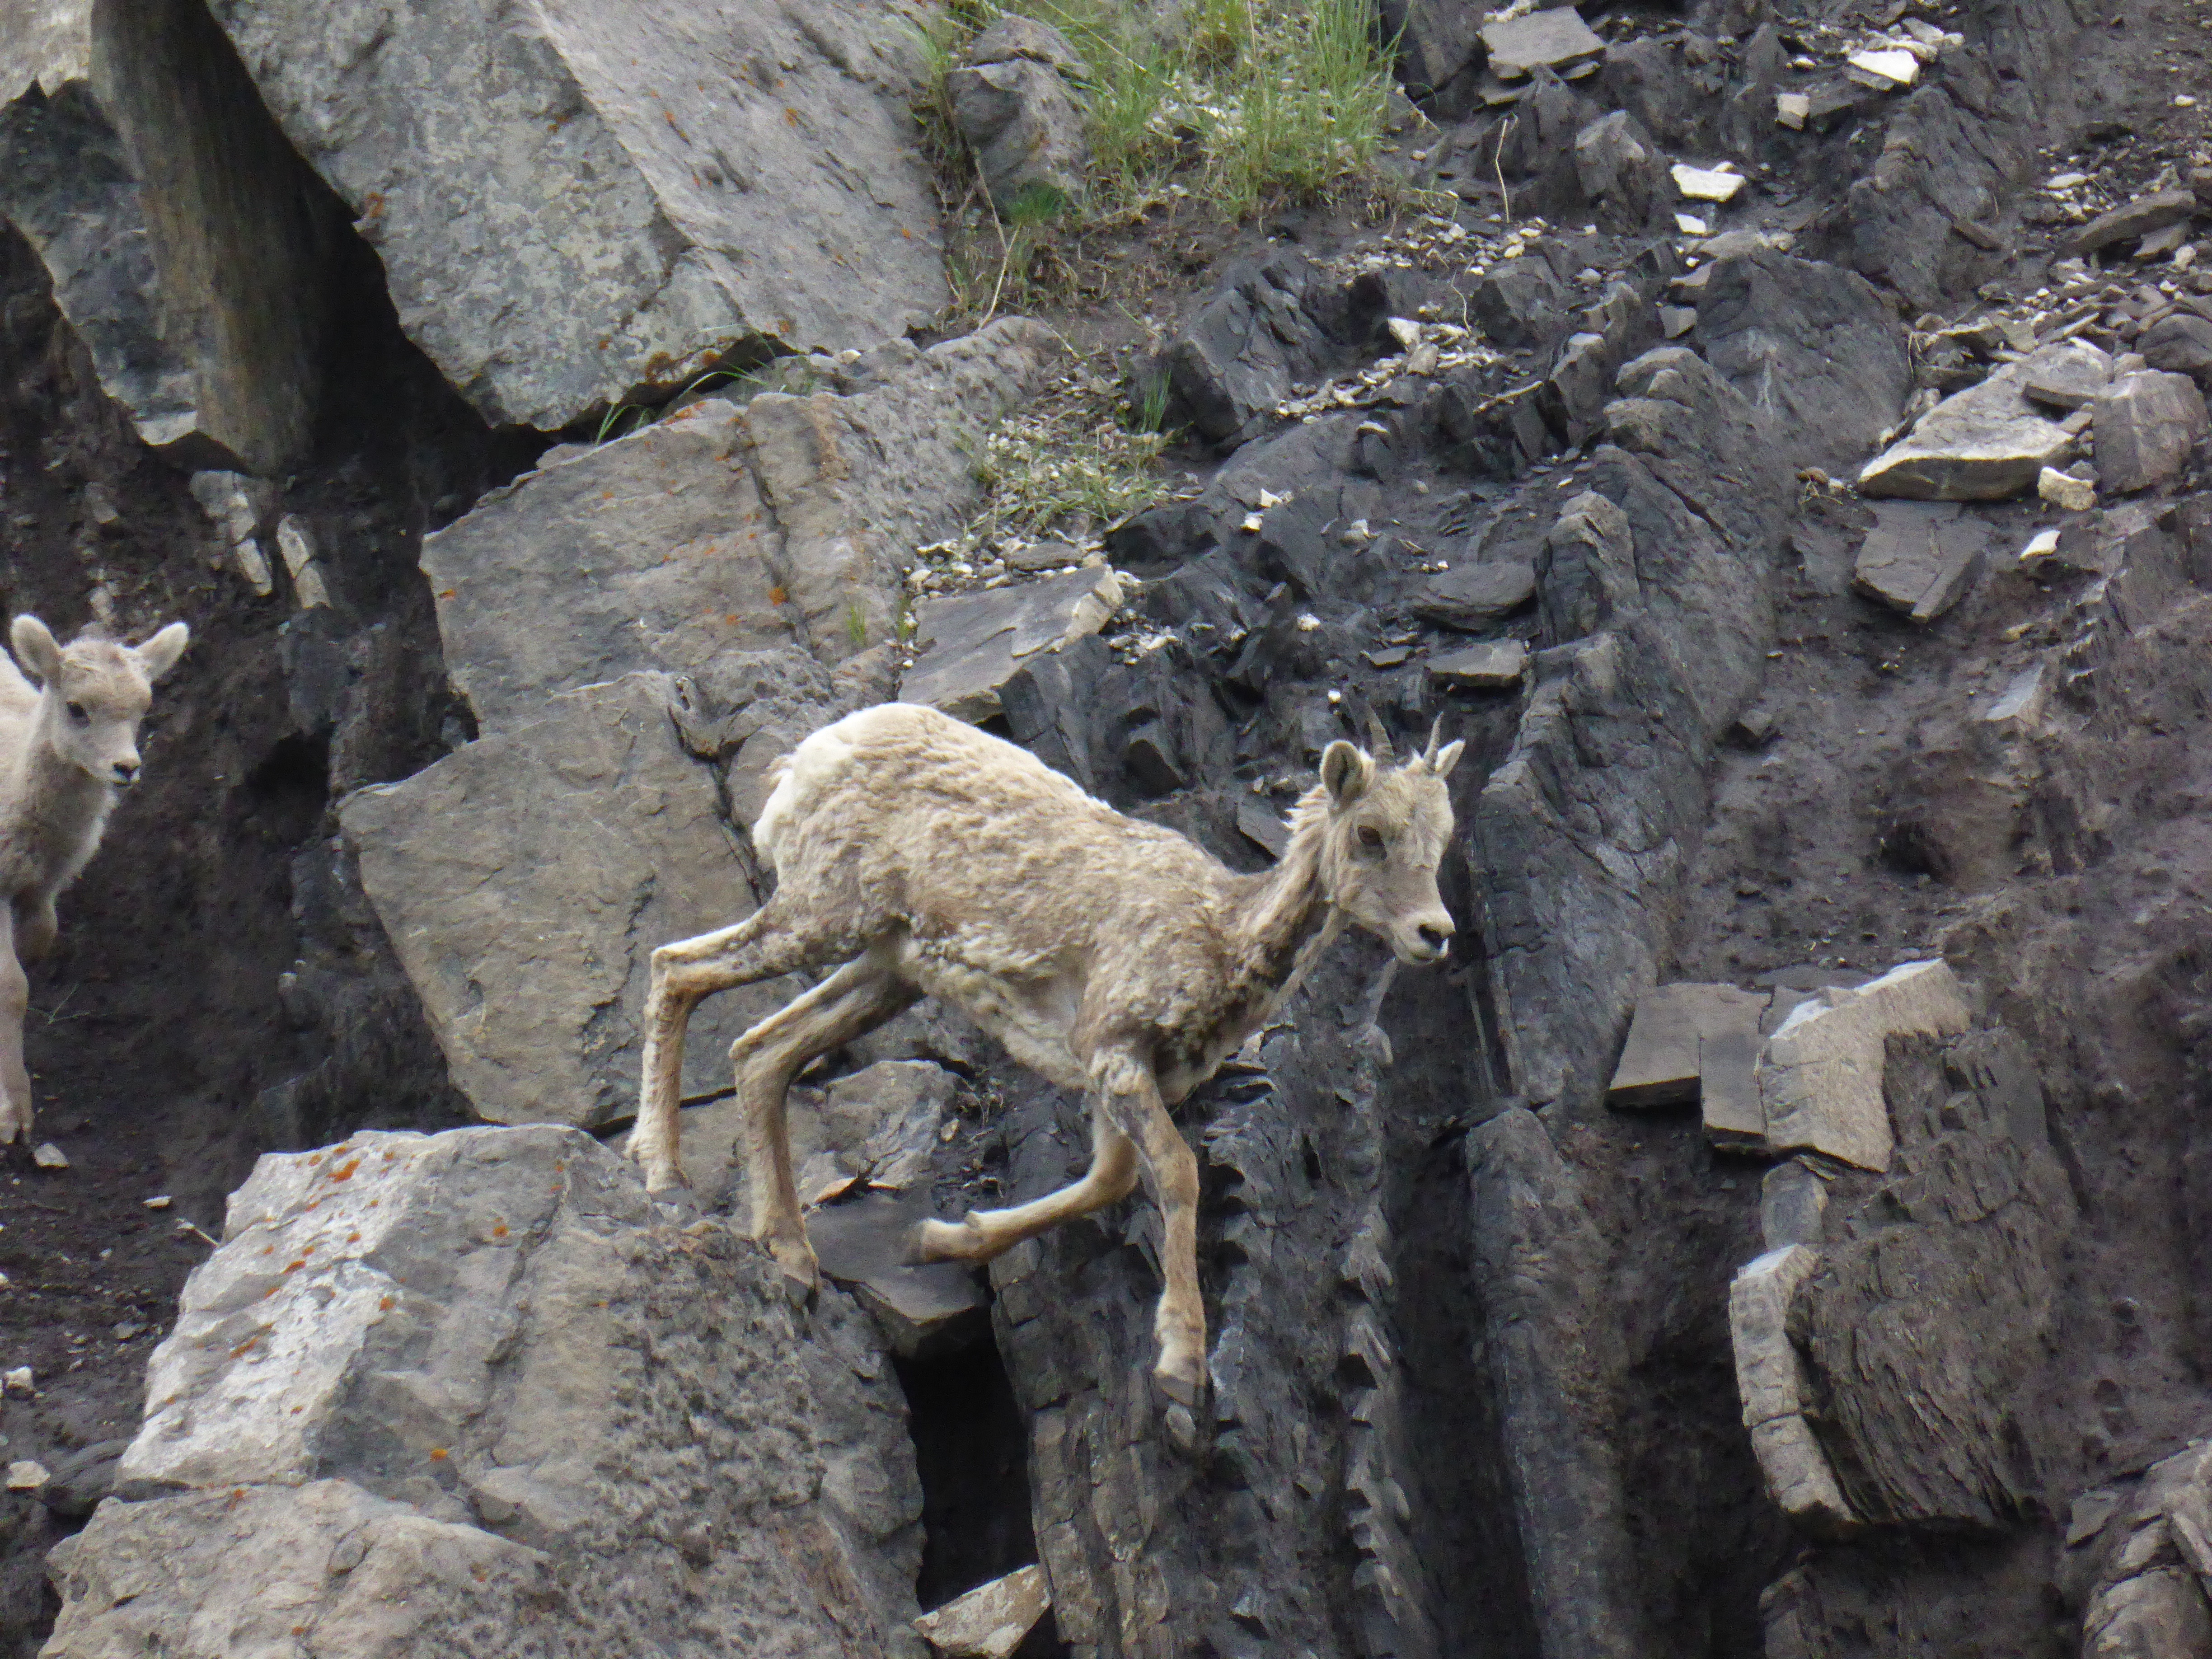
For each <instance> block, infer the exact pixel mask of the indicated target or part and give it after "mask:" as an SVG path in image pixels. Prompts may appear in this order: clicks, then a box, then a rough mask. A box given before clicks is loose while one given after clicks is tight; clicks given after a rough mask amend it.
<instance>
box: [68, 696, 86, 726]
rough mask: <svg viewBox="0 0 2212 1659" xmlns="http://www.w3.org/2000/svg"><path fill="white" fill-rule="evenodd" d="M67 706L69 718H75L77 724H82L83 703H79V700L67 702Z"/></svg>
mask: <svg viewBox="0 0 2212 1659" xmlns="http://www.w3.org/2000/svg"><path fill="white" fill-rule="evenodd" d="M68 708H69V717H70V719H71V720H75V721H76V723H77V724H78V725H80V726H82V725H83V724H84V705H83V704H82V703H81V702H73V703H70V704H69V705H68Z"/></svg>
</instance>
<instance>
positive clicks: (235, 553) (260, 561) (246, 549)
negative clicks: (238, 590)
mask: <svg viewBox="0 0 2212 1659" xmlns="http://www.w3.org/2000/svg"><path fill="white" fill-rule="evenodd" d="M231 557H232V558H233V559H234V560H235V561H236V562H237V564H238V574H240V575H241V576H243V577H245V578H246V586H249V587H251V588H252V590H253V592H254V594H255V596H256V597H257V598H259V599H267V598H268V597H269V596H270V594H271V593H274V592H276V576H275V575H274V574H272V573H271V572H270V568H269V557H268V555H266V554H264V552H263V551H262V550H261V544H260V543H259V542H258V541H256V540H255V539H254V538H252V537H251V536H248V537H247V538H246V539H245V540H244V541H242V542H240V543H239V544H238V545H237V546H235V547H234V548H233V549H231Z"/></svg>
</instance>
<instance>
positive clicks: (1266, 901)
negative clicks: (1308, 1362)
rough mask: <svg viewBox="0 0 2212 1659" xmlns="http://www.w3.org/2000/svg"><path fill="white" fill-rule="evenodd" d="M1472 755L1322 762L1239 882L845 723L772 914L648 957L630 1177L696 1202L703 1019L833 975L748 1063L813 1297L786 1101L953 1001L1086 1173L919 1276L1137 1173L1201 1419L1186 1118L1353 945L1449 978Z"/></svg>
mask: <svg viewBox="0 0 2212 1659" xmlns="http://www.w3.org/2000/svg"><path fill="white" fill-rule="evenodd" d="M1378 732H1379V728H1378ZM1461 749H1462V744H1457V743H1455V744H1451V745H1449V747H1448V748H1446V749H1445V750H1443V752H1442V753H1441V754H1439V753H1438V752H1437V740H1436V738H1435V736H1434V735H1433V734H1432V735H1431V738H1430V739H1429V746H1428V750H1427V751H1426V752H1425V753H1424V754H1421V755H1419V756H1416V757H1413V759H1411V760H1409V761H1407V762H1406V763H1404V764H1403V765H1391V764H1389V761H1390V759H1391V757H1390V756H1389V751H1388V749H1387V747H1385V748H1383V762H1384V764H1382V765H1377V764H1376V761H1375V760H1374V759H1372V758H1370V757H1369V756H1368V755H1367V754H1365V753H1364V752H1363V751H1361V750H1359V749H1358V748H1356V747H1354V746H1353V745H1352V744H1349V743H1345V742H1337V743H1333V744H1329V746H1328V750H1327V751H1326V752H1325V753H1324V754H1323V755H1322V761H1321V781H1320V782H1319V783H1318V784H1317V785H1316V787H1313V788H1311V789H1310V790H1308V791H1307V792H1306V794H1305V796H1304V799H1302V800H1300V801H1299V803H1298V805H1297V811H1296V812H1295V813H1294V814H1293V816H1292V818H1291V836H1290V842H1289V845H1288V846H1287V847H1286V848H1285V849H1284V852H1283V856H1282V859H1281V861H1280V862H1279V863H1278V864H1277V866H1275V868H1274V869H1273V870H1271V871H1268V872H1264V873H1262V874H1259V875H1237V874H1236V873H1234V872H1231V871H1230V870H1229V869H1227V868H1226V867H1225V866H1223V865H1221V864H1219V863H1218V862H1217V861H1216V860H1213V859H1212V858H1211V857H1209V856H1208V855H1207V854H1205V853H1203V852H1201V851H1200V850H1199V848H1197V847H1195V846H1194V845H1193V844H1192V843H1191V842H1189V841H1188V840H1186V839H1185V838H1184V837H1183V836H1180V835H1177V834H1176V833H1175V832H1174V831H1173V830H1171V829H1160V828H1158V826H1156V825H1153V824H1149V823H1138V822H1136V821H1134V820H1133V819H1130V818H1127V817H1122V816H1121V814H1120V813H1118V812H1116V811H1113V810H1112V809H1111V808H1110V807H1108V806H1106V805H1103V804H1102V803H1100V802H1098V801H1096V800H1093V799H1091V797H1090V796H1088V795H1086V794H1085V793H1083V791H1082V790H1081V789H1079V788H1078V787H1076V786H1075V785H1074V784H1073V783H1072V782H1070V781H1068V780H1067V779H1066V778H1065V777H1062V776H1061V775H1060V774H1058V773H1057V772H1054V771H1052V770H1051V769H1048V767H1046V766H1045V765H1044V764H1043V763H1042V762H1040V761H1038V760H1036V758H1035V757H1032V756H1030V755H1029V754H1028V753H1026V752H1025V751H1024V750H1020V749H1017V748H1015V747H1014V746H1013V745H1012V744H1009V743H1003V742H1001V741H1000V740H999V739H998V738H994V737H989V736H987V735H986V734H985V733H983V732H979V731H977V730H975V728H974V727H973V726H967V725H963V723H961V722H960V721H958V720H952V719H950V718H948V717H947V716H945V715H944V714H939V713H937V712H936V711H935V710H934V709H930V708H919V707H916V706H915V705H912V704H908V703H884V704H881V705H879V706H878V707H876V708H868V709H864V710H862V711H861V712H860V713H859V714H851V715H848V716H847V717H846V718H845V719H843V720H839V721H838V722H837V723H836V725H834V726H828V727H825V728H824V729H823V730H822V731H819V732H816V733H815V734H814V735H813V736H812V737H811V738H807V739H806V741H805V742H804V743H802V744H799V748H798V750H797V751H796V752H795V753H794V754H793V755H792V756H791V757H790V759H789V760H788V762H787V763H785V764H784V770H783V772H782V775H781V778H780V780H779V781H778V782H777V783H776V786H775V790H774V792H773V793H771V794H770V795H769V800H768V805H766V806H765V807H764V808H763V810H762V811H761V815H760V821H759V822H758V823H757V824H756V825H755V826H754V829H753V844H754V846H755V847H756V848H757V849H758V850H759V851H760V852H761V853H762V854H763V855H764V856H765V857H766V858H768V859H769V860H770V861H771V862H772V863H773V864H774V865H775V872H776V890H775V896H774V897H772V898H771V899H769V902H767V903H766V904H765V905H763V907H762V908H760V910H759V911H757V913H756V914H755V915H752V916H750V917H749V918H748V919H747V920H745V921H742V922H740V923H738V925H737V926H735V927H726V928H723V929H722V930H721V931H720V932H719V933H707V934H703V935H702V936H701V937H699V938H697V939H686V940H684V941H683V942H682V943H680V944H676V945H664V946H662V947H661V948H660V949H659V950H658V951H654V952H653V974H652V981H651V988H650V989H649V990H648V992H647V997H646V1006H645V1077H644V1085H643V1089H642V1091H641V1097H640V1099H639V1103H638V1117H637V1129H636V1132H635V1135H634V1136H633V1137H632V1139H631V1146H630V1151H631V1155H632V1156H633V1157H635V1158H636V1159H637V1160H638V1161H639V1163H641V1164H643V1165H644V1167H645V1174H646V1181H647V1185H648V1186H649V1187H651V1188H655V1189H660V1188H667V1187H669V1186H671V1185H673V1184H676V1183H678V1182H681V1181H682V1179H683V1177H682V1176H681V1174H680V1172H679V1171H678V1168H677V1162H676V1155H677V1144H678V1127H677V1116H676V1112H677V1103H678V1087H679V1083H680V1079H681V1074H682V1070H683V1054H684V1024H685V1022H686V1021H687V1020H688V1019H689V1018H690V1013H691V1010H692V1009H693V1008H694V1007H696V1006H697V1005H698V1003H699V1001H700V1000H701V999H702V997H705V996H708V995H709V994H712V993H714V992H716V991H721V990H726V989H728V988H729V987H732V986H737V985H745V984H750V983H751V982H753V981H757V980H763V979H769V978H771V977H773V976H775V975H779V974H787V973H790V972H792V971H793V970H794V969H801V968H811V967H820V966H825V965H828V964H830V963H842V964H843V965H842V967H839V968H838V969H836V972H834V973H832V974H831V975H829V977H828V978H826V979H825V980H823V981H822V983H820V984H819V985H817V986H816V987H814V988H813V989H812V990H811V991H808V992H806V993H805V994H803V995H801V996H799V997H798V998H797V999H795V1000H793V1001H792V1002H791V1003H790V1004H789V1005H788V1006H786V1007H785V1008H784V1009H782V1010H781V1012H778V1013H775V1014H773V1015H771V1016H769V1018H767V1019H764V1020H763V1021H762V1022H761V1023H760V1024H757V1025H756V1026H754V1027H753V1028H752V1029H751V1030H749V1031H747V1032H746V1033H745V1034H744V1036H741V1037H739V1038H738V1041H737V1042H736V1043H735V1044H734V1045H733V1046H732V1048H731V1051H730V1058H731V1062H732V1065H733V1066H734V1067H735V1069H736V1073H737V1081H738V1098H739V1100H740V1103H741V1109H742V1111H743V1114H744V1146H745V1156H746V1162H747V1165H748V1172H749V1178H750V1189H751V1194H752V1204H753V1215H754V1218H755V1226H756V1231H757V1236H758V1237H759V1238H760V1240H761V1242H762V1243H764V1244H765V1245H766V1246H767V1248H768V1249H769V1254H770V1255H773V1256H774V1257H775V1260H776V1261H778V1262H779V1263H781V1266H782V1267H783V1268H784V1270H785V1271H786V1272H787V1273H790V1274H792V1275H793V1276H794V1277H795V1278H797V1279H800V1280H802V1281H804V1282H805V1283H806V1284H807V1285H813V1284H814V1283H815V1282H816V1275H817V1268H816V1264H815V1259H814V1251H813V1249H812V1247H811V1245H810V1244H809V1243H807V1238H806V1228H805V1223H804V1222H803V1221H802V1220H801V1219H800V1218H799V1201H798V1197H797V1194H795V1193H794V1192H793V1189H792V1176H791V1149H790V1146H789V1144H788V1141H787V1138H786V1134H785V1127H784V1094H785V1091H786V1090H787V1087H788V1086H789V1085H790V1083H791V1081H792V1079H793V1078H795V1077H796V1076H798V1074H799V1072H800V1071H801V1070H802V1069H804V1068H805V1066H806V1065H807V1064H808V1063H809V1062H810V1061H811V1060H813V1059H814V1058H815V1057H816V1056H817V1055H819V1054H826V1053H828V1052H829V1050H831V1049H833V1048H838V1047H840V1046H841V1045H842V1044H844V1043H847V1042H851V1041H852V1040H853V1039H854V1038H855V1037H857V1036H860V1035H861V1034H862V1033H863V1032H866V1031H867V1030H871V1029H872V1028H873V1027H875V1026H877V1025H879V1024H882V1023H883V1022H884V1021H885V1020H887V1019H889V1018H891V1017H892V1016H893V1015H895V1014H896V1013H898V1012H900V1011H901V1010H902V1009H904V1008H906V1007H908V1006H909V1005H911V1004H912V1003H914V1002H915V1001H916V1000H919V999H920V998H921V997H922V996H924V995H932V996H936V997H939V998H941V999H943V1000H945V1001H947V1002H950V1003H951V1004H953V1005H954V1006H957V1007H958V1008H960V1009H961V1010H963V1012H966V1013H967V1014H968V1015H969V1018H972V1019H974V1020H975V1023H976V1024H978V1025H980V1026H981V1027H982V1028H983V1029H984V1030H987V1031H988V1032H990V1033H991V1034H992V1035H993V1036H995V1037H997V1038H998V1039H999V1041H1000V1042H1001V1043H1003V1044H1004V1045H1005V1046H1006V1050H1007V1052H1008V1053H1009V1054H1012V1056H1013V1057H1014V1058H1015V1059H1016V1060H1019V1061H1020V1062H1021V1063H1022V1064H1023V1065H1024V1066H1028V1067H1029V1068H1030V1070H1032V1071H1034V1072H1036V1073H1039V1074H1040V1075H1042V1077H1044V1078H1045V1079H1048V1081H1050V1082H1052V1083H1054V1084H1057V1085H1060V1087H1062V1088H1066V1089H1075V1090H1080V1091H1085V1092H1086V1093H1087V1094H1088V1095H1089V1097H1090V1100H1091V1170H1090V1172H1089V1173H1088V1174H1087V1175H1085V1176H1084V1177H1083V1178H1082V1179H1081V1180H1079V1181H1078V1182H1075V1183H1074V1184H1073V1185H1072V1186H1070V1187H1067V1188H1064V1189H1063V1190H1061V1191H1060V1192H1056V1193H1054V1194H1050V1195H1049V1196H1048V1197H1044V1198H1040V1199H1037V1200H1035V1201H1034V1202H1031V1203H1028V1204H1024V1205H1020V1206H1017V1207H1015V1208H1012V1209H1007V1210H986V1211H981V1212H971V1213H970V1214H969V1215H968V1216H967V1217H966V1218H964V1219H963V1220H961V1221H958V1222H951V1223H948V1222H943V1221H927V1222H924V1223H922V1224H921V1227H920V1228H919V1229H918V1232H917V1237H915V1249H916V1254H917V1255H920V1256H921V1257H922V1258H923V1259H925V1260H930V1261H948V1260H949V1261H986V1260H988V1259H989V1258H990V1257H992V1256H994V1255H998V1254H999V1253H1000V1252H1001V1251H1003V1250H1005V1249H1008V1248H1010V1247H1011V1246H1012V1245H1014V1244H1017V1243H1020V1242H1021V1241H1022V1240H1024V1239H1025V1238H1030V1237H1035V1236H1036V1234H1038V1233H1041V1232H1042V1231H1045V1230H1046V1229H1047V1228H1049V1227H1053V1226H1056V1225H1059V1224H1060V1223H1061V1222H1064V1221H1068V1220H1072V1219H1073V1218H1075V1217H1077V1216H1080V1215H1085V1214H1087V1213H1088V1212H1091V1211H1092V1210H1096V1209H1098V1208H1100V1207H1101V1206H1104V1205H1108V1204H1111V1203H1113V1202H1115V1200H1118V1199H1121V1198H1122V1197H1124V1196H1125V1195H1127V1193H1128V1192H1129V1190H1130V1189H1131V1188H1133V1187H1134V1186H1135V1185H1136V1182H1137V1177H1138V1171H1139V1168H1140V1167H1141V1168H1142V1170H1143V1171H1144V1173H1145V1175H1146V1176H1147V1177H1148V1179H1149V1182H1150V1184H1151V1187H1152V1192H1153V1194H1154V1196H1155V1198H1156V1200H1157V1201H1158V1204H1159V1206H1160V1208H1161V1210H1162V1212H1163V1214H1164V1219H1165V1222H1166V1243H1165V1249H1164V1252H1163V1257H1162V1267H1163V1273H1164V1278H1165V1280H1166V1285H1165V1288H1164V1292H1163V1294H1162V1296H1161V1297H1160V1304H1159V1310H1158V1316H1157V1317H1156V1319H1155V1321H1154V1327H1153V1328H1154V1334H1155V1335H1156V1336H1157V1338H1158V1342H1159V1347H1160V1353H1159V1362H1158V1366H1157V1367H1156V1368H1155V1372H1154V1375H1155V1376H1156V1377H1157V1378H1158V1382H1159V1384H1160V1386H1161V1388H1162V1389H1163V1391H1164V1393H1165V1394H1166V1395H1168V1396H1169V1398H1170V1400H1172V1401H1176V1402H1179V1403H1180V1404H1182V1405H1183V1406H1185V1407H1195V1406H1196V1405H1197V1403H1198V1401H1200V1398H1201V1397H1202V1396H1203V1395H1204V1392H1205V1389H1206V1314H1205V1310H1204V1307H1203V1305H1202V1304H1201V1303H1200V1297H1199V1288H1198V1258H1197V1206H1198V1161H1197V1159H1196V1158H1194V1156H1193V1155H1192V1152H1191V1150H1190V1148H1189V1146H1188V1145H1187V1144H1186V1143H1185V1142H1184V1140H1183V1139H1182V1134H1181V1133H1179V1132H1178V1131H1177V1130H1176V1126H1175V1124H1174V1123H1173V1121H1170V1118H1169V1116H1168V1109H1169V1108H1170V1106H1172V1105H1175V1104H1176V1103H1178V1102H1180V1101H1181V1100H1182V1098H1183V1097H1185V1096H1186V1095H1188V1093H1189V1092H1190V1091H1191V1090H1192V1089H1194V1088H1195V1087H1196V1086H1197V1085H1199V1084H1200V1083H1201V1082H1203V1081H1205V1080H1206V1079H1207V1078H1209V1077H1211V1076H1212V1074H1213V1073H1214V1071H1215V1069H1216V1068H1217V1067H1218V1066H1219V1065H1220V1064H1221V1062H1222V1061H1223V1060H1225V1059H1226V1058H1227V1057H1228V1056H1229V1055H1231V1054H1234V1053H1235V1052H1236V1051H1237V1048H1239V1047H1240V1046H1241V1045H1242V1044H1243V1042H1244V1040H1245V1038H1246V1037H1248V1036H1250V1035H1251V1034H1252V1033H1253V1032H1254V1031H1256V1030H1259V1029H1260V1027H1261V1026H1262V1025H1263V1024H1266V1023H1267V1020H1268V1019H1269V1018H1271V1017H1272V1016H1273V1012H1274V1011H1275V1010H1276V1009H1277V1008H1278V1007H1279V1006H1281V1005H1282V1003H1283V1001H1284V1000H1285V998H1287V997H1288V996H1289V995H1290V994H1291V991H1292V990H1293V989H1294V988H1295V987H1297V983H1298V981H1300V979H1301V978H1303V977H1304V975H1305V973H1306V971H1307V970H1308V969H1310V967H1311V966H1312V965H1313V963H1314V962H1315V961H1316V958H1317V957H1319V956H1320V955H1321V953H1322V950H1323V949H1324V948H1326V947H1327V945H1328V944H1329V942H1330V941H1331V940H1332V939H1334V938H1335V936H1336V934H1337V933H1338V932H1339V931H1340V929H1341V927H1343V925H1344V923H1345V922H1346V921H1356V922H1358V923H1359V924H1360V925H1362V926H1363V927H1367V928H1370V929H1371V930H1372V931H1373V932H1375V933H1378V934H1380V935H1382V937H1383V939H1387V940H1388V941H1389V945H1390V947H1391V949H1392V950H1393V951H1395V952H1396V953H1397V955H1398V957H1399V959H1400V960H1401V961H1403V962H1407V963H1428V962H1434V961H1436V960H1437V959H1438V958H1439V957H1442V956H1443V954H1444V952H1445V950H1446V949H1447V947H1448V945H1449V940H1450V939H1451V934H1452V920H1451V916H1450V915H1449V913H1448V912H1447V911H1446V910H1445V908H1444V907H1443V899H1442V898H1441V896H1439V895H1438V893H1437V860H1439V859H1440V858H1441V857H1442V856H1443V849H1444V846H1445V843H1446V842H1448V841H1449V839H1450V838H1451V833H1452V811H1451V803H1450V800H1449V795H1448V793H1447V792H1446V790H1445V787H1444V779H1445V778H1446V776H1447V775H1449V773H1450V771H1451V769H1452V767H1453V766H1454V765H1455V763H1457V762H1458V760H1459V757H1460V750H1461Z"/></svg>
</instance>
